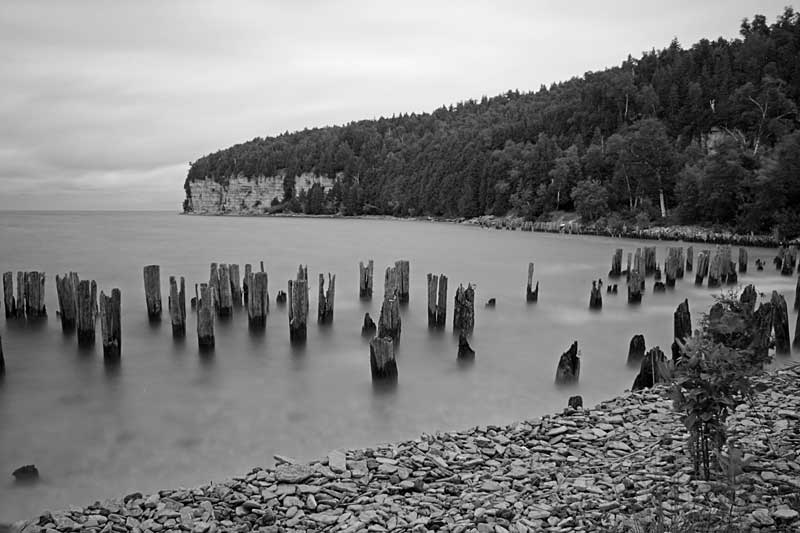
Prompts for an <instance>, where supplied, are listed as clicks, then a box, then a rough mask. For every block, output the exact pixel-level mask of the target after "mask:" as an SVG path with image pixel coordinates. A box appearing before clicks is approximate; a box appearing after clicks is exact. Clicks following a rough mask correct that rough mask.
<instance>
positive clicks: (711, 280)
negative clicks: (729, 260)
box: [708, 247, 724, 289]
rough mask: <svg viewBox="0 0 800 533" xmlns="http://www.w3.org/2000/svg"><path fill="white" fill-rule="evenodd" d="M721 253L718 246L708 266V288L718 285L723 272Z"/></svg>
mask: <svg viewBox="0 0 800 533" xmlns="http://www.w3.org/2000/svg"><path fill="white" fill-rule="evenodd" d="M723 260H724V259H723V254H722V251H721V250H720V248H719V247H717V249H716V251H715V252H714V258H713V259H711V263H710V264H709V266H708V288H709V289H713V288H715V287H719V285H720V278H721V277H722V274H723V264H722V262H723Z"/></svg>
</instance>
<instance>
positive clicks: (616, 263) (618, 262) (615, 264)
mask: <svg viewBox="0 0 800 533" xmlns="http://www.w3.org/2000/svg"><path fill="white" fill-rule="evenodd" d="M531 264H533V263H531ZM621 275H622V248H617V249H616V250H615V251H614V255H613V256H612V257H611V270H609V271H608V277H610V278H618V277H620V276H621Z"/></svg>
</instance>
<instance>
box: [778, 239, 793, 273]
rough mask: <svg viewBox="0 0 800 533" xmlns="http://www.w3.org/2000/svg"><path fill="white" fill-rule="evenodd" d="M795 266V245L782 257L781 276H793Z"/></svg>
mask: <svg viewBox="0 0 800 533" xmlns="http://www.w3.org/2000/svg"><path fill="white" fill-rule="evenodd" d="M796 264H797V247H796V246H795V245H791V246H789V248H788V249H787V250H786V252H785V253H784V256H783V265H782V266H781V275H783V276H791V275H792V274H794V267H795V265H796Z"/></svg>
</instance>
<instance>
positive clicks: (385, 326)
mask: <svg viewBox="0 0 800 533" xmlns="http://www.w3.org/2000/svg"><path fill="white" fill-rule="evenodd" d="M401 331H402V321H401V320H400V301H399V300H398V298H397V296H396V295H395V296H393V297H391V298H386V299H384V300H383V304H381V316H380V318H379V319H378V337H389V338H391V339H392V340H393V341H394V343H395V344H397V343H399V342H400V333H401Z"/></svg>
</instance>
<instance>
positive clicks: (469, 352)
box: [457, 331, 475, 361]
mask: <svg viewBox="0 0 800 533" xmlns="http://www.w3.org/2000/svg"><path fill="white" fill-rule="evenodd" d="M457 359H458V360H459V361H471V360H473V359H475V350H473V349H472V346H470V345H469V342H468V341H467V336H466V335H464V332H463V331H462V332H460V333H459V334H458V356H457Z"/></svg>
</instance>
